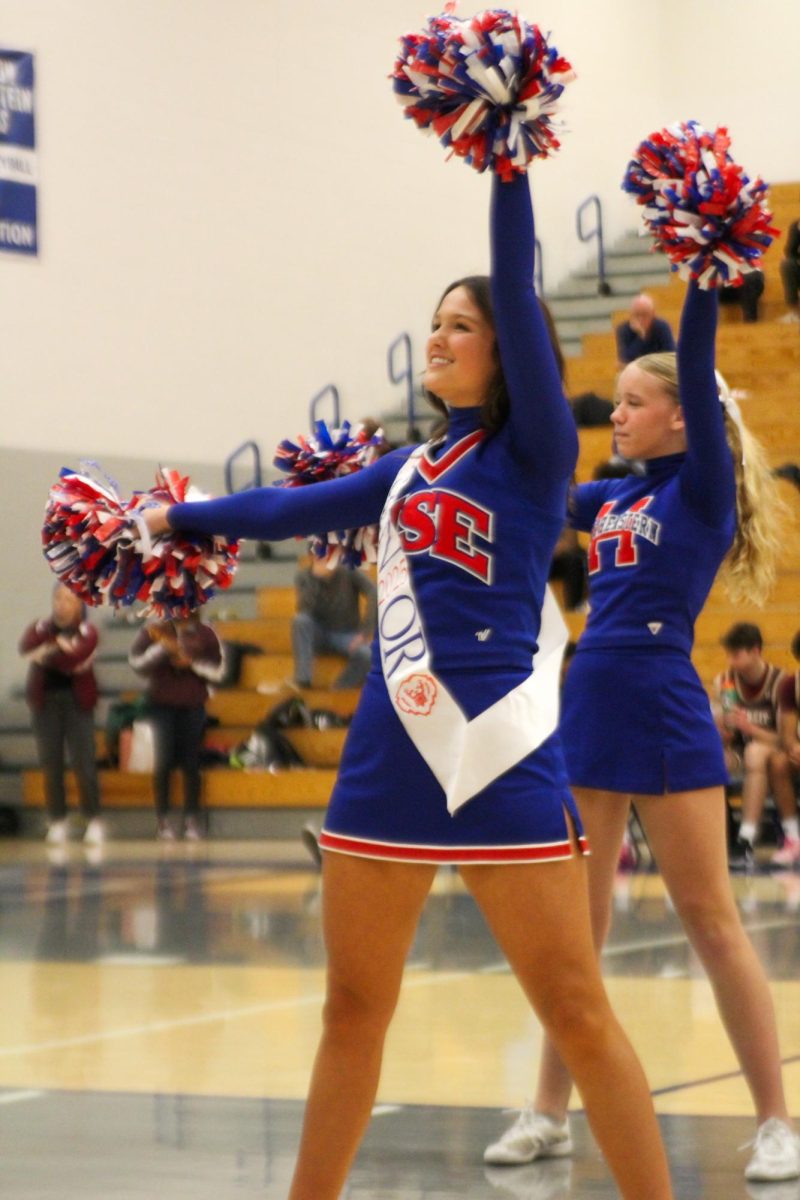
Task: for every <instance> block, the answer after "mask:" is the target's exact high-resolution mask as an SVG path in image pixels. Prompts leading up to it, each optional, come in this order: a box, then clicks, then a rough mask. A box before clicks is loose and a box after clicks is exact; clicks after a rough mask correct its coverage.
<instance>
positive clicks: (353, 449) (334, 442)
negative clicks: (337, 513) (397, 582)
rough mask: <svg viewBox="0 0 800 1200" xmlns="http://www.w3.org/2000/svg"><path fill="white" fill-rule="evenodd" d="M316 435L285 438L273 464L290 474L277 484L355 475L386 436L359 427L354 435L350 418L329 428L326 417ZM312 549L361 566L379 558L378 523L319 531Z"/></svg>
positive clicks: (300, 484) (338, 561)
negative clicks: (291, 439)
mask: <svg viewBox="0 0 800 1200" xmlns="http://www.w3.org/2000/svg"><path fill="white" fill-rule="evenodd" d="M314 427H315V430H316V435H315V436H314V437H310V438H307V437H303V436H302V435H301V436H299V437H298V439H297V442H291V441H289V440H288V439H285V440H284V441H282V442H281V444H280V445H279V446H278V449H277V451H276V452H275V459H274V465H275V466H276V467H278V469H279V470H281V471H285V472H287V474H288V478H287V479H284V480H281V481H280V482H279V483H278V484H277V485H276V486H277V487H305V486H306V485H307V484H310V483H321V482H323V481H324V480H327V479H339V478H341V477H342V476H343V475H352V474H353V473H354V472H355V471H360V470H362V469H363V468H364V467H367V466H369V464H370V463H371V462H374V460H375V459H376V458H377V457H378V453H379V447H380V445H381V443H382V440H383V435H382V434H381V431H380V430H378V432H377V433H376V434H375V435H374V436H373V437H368V436H367V434H366V433H365V432H364V430H363V429H361V428H359V429H358V430H357V432H356V434H355V436H354V437H352V438H351V436H350V430H351V425H350V423H349V421H345V422H344V423H343V424H342V427H341V429H334V430H329V429H328V427H327V425H326V423H325V422H324V421H317V422H315V426H314ZM310 549H311V553H312V554H314V555H316V557H317V558H325V559H327V561H328V562H329V563H330V565H331V566H339V565H341V566H346V567H360V566H361V564H362V563H364V562H376V561H377V558H378V527H377V525H365V526H363V527H362V528H360V529H337V530H332V531H330V532H328V533H316V534H314V535H313V537H312V538H311V541H310Z"/></svg>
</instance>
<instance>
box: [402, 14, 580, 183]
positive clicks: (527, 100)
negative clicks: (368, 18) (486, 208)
mask: <svg viewBox="0 0 800 1200" xmlns="http://www.w3.org/2000/svg"><path fill="white" fill-rule="evenodd" d="M449 7H450V6H448V8H449ZM400 40H401V46H402V49H401V51H400V54H399V55H398V57H397V60H396V62H395V65H394V70H393V72H392V79H393V80H394V90H395V92H396V94H397V99H398V100H399V101H400V103H401V104H402V105H403V107H404V110H405V114H404V115H405V116H406V117H408V118H410V119H411V120H413V121H415V122H416V124H417V125H418V127H419V128H420V129H422V130H424V131H425V132H426V133H435V134H436V136H437V137H438V138H439V140H440V141H441V143H442V145H444V146H447V147H448V148H449V149H450V150H451V151H452V153H453V154H457V155H459V156H460V157H461V158H465V159H466V161H467V162H468V163H469V164H470V166H472V167H474V168H475V169H476V170H477V171H485V170H487V169H491V170H493V171H496V172H497V174H499V175H500V176H501V177H502V178H503V179H504V180H509V179H511V178H512V176H513V175H515V174H524V172H525V171H526V170H527V167H528V164H529V163H530V162H531V160H532V159H534V158H547V157H549V156H550V155H552V154H553V153H554V152H555V151H556V150H557V149H558V148H559V145H560V143H559V141H558V138H557V137H556V135H555V123H554V121H553V115H554V113H555V112H556V110H557V108H558V102H559V98H560V96H561V93H562V92H563V90H564V85H565V84H567V83H569V81H570V80H572V79H574V78H575V73H574V71H573V70H572V67H571V66H570V64H569V63H568V62H567V61H566V59H564V58H562V57H561V56H560V55H559V53H558V51H557V50H556V49H555V47H553V46H550V45H549V44H548V42H547V39H546V38H545V37H544V35H543V34H542V33H541V31H540V30H539V29H538V27H537V26H536V25H529V24H528V23H527V21H524V20H522V18H520V17H518V16H516V15H513V14H512V13H510V12H506V10H505V9H487V10H486V11H485V12H482V13H478V14H477V15H476V16H474V17H472V18H469V19H461V18H459V17H456V16H454V15H453V14H452V12H449V11H448V12H445V13H444V14H442V15H441V16H438V17H430V18H429V20H428V23H427V25H426V27H425V29H424V30H423V31H422V32H421V33H409V34H406V35H405V37H403V38H401V39H400Z"/></svg>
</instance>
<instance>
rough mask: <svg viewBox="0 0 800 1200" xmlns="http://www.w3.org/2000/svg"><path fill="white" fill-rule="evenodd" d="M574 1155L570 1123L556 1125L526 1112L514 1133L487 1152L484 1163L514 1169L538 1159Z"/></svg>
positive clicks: (521, 1113) (522, 1114) (529, 1109)
mask: <svg viewBox="0 0 800 1200" xmlns="http://www.w3.org/2000/svg"><path fill="white" fill-rule="evenodd" d="M569 1154H572V1138H571V1137H570V1132H569V1123H568V1122H567V1121H554V1120H553V1118H552V1117H548V1116H545V1114H544V1113H537V1112H534V1111H533V1109H532V1108H523V1109H522V1111H521V1112H520V1114H519V1116H518V1117H517V1119H516V1121H515V1122H514V1124H513V1125H512V1126H511V1128H510V1129H507V1130H506V1132H505V1133H504V1134H503V1136H502V1137H501V1138H500V1139H499V1140H498V1141H496V1142H492V1144H491V1146H487V1147H486V1149H485V1150H484V1152H483V1161H484V1162H485V1163H492V1164H493V1165H495V1166H505V1167H513V1166H519V1164H520V1163H529V1162H533V1160H534V1159H535V1158H565V1157H566V1156H567V1155H569Z"/></svg>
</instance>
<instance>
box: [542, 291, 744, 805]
mask: <svg viewBox="0 0 800 1200" xmlns="http://www.w3.org/2000/svg"><path fill="white" fill-rule="evenodd" d="M716 313H717V298H716V293H715V292H713V291H709V292H704V291H701V290H700V289H699V288H698V287H697V286H696V285H695V284H694V283H692V284H690V285H689V290H688V293H687V296H686V301H685V304H684V310H683V315H682V319H681V329H680V336H679V341H678V352H677V353H678V378H679V391H680V401H681V406H682V409H683V415H684V419H685V422H686V437H687V450H686V453H684V454H674V455H669V456H666V457H664V458H656V459H651V460H650V461H649V462H648V463H647V464H646V466H647V472H646V474H645V475H644V476H643V477H640V476H635V475H631V476H628V477H627V478H625V479H621V480H601V481H598V482H595V483H587V484H582V485H580V486H578V487H576V488H575V489H573V493H572V496H571V500H570V510H571V521H572V524H573V525H574V526H575V527H576V528H577V529H580V530H584V531H586V532H588V533H590V543H589V550H588V570H589V596H590V612H589V618H588V621H587V624H586V629H585V630H584V632H583V634H582V636H581V639H580V642H579V644H578V651H577V653H576V654H575V657H574V658H573V660H572V663H571V664H570V669H569V672H568V674H567V679H566V684H565V689H564V697H563V706H562V717H561V735H562V738H563V741H564V746H565V754H566V758H567V768H568V773H569V779H570V783H571V784H572V785H573V786H577V787H586V788H595V789H600V790H608V791H619V792H633V793H637V794H641V795H644V794H647V795H661V794H663V793H665V792H677V791H690V790H695V789H699V788H704V787H713V786H716V785H718V784H721V783H724V782H725V780H726V778H727V773H726V770H725V764H724V760H723V755H722V747H721V743H720V738H719V734H718V733H717V730H716V727H715V725H714V722H713V719H712V716H711V710H710V705H709V701H708V697H707V695H706V692H705V690H704V688H703V686H702V684H701V683H700V680H699V678H698V676H697V673H696V671H695V670H694V667H693V666H692V663H691V660H690V653H691V649H692V643H693V639H694V624H695V621H696V619H697V616H698V614H699V612H700V610H701V609H702V607H703V604H704V603H705V600H706V597H707V596H708V593H709V591H710V589H711V586H712V584H713V582H714V578H715V576H716V574H717V571H718V569H719V567H720V564H721V563H722V560H723V559H724V557H725V555H726V553H727V551H728V549H729V547H730V544H731V541H732V539H733V535H734V532H735V527H736V487H735V478H734V468H733V461H732V457H731V453H730V450H729V447H728V443H727V440H726V437H725V428H724V416H723V408H722V405H721V403H720V402H719V398H718V388H717V383H716V379H715V375H714V337H715V331H716Z"/></svg>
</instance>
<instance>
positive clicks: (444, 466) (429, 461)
mask: <svg viewBox="0 0 800 1200" xmlns="http://www.w3.org/2000/svg"><path fill="white" fill-rule="evenodd" d="M485 437H486V430H485V429H476V430H474V431H473V432H472V433H468V434H467V436H466V437H463V438H460V439H459V440H458V441H457V442H456V443H455V445H453V446H451V447H450V449H449V450H448V451H447V452H446V454H443V455H442V456H441V458H433V457H432V455H433V452H434V450H435V449H436V443H433V444H430V443H426V445H425V449H424V450H423V452H422V455H421V457H420V459H419V462H418V464H417V470H418V471H419V473H420V475H421V476H422V478H423V479H424V480H425V482H426V483H435V482H436V480H437V479H441V477H442V475H444V473H445V471H449V470H450V468H451V467H454V466H455V465H456V463H457V462H458V461H459V459H462V458H463V457H464V455H465V454H466V453H468V451H470V450H471V449H472V447H473V446H477V444H478V442H482V441H483V439H484V438H485Z"/></svg>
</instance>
